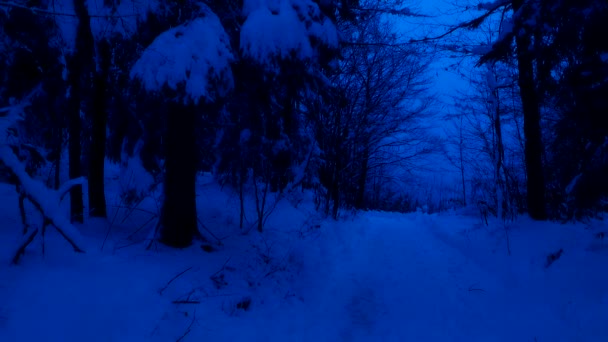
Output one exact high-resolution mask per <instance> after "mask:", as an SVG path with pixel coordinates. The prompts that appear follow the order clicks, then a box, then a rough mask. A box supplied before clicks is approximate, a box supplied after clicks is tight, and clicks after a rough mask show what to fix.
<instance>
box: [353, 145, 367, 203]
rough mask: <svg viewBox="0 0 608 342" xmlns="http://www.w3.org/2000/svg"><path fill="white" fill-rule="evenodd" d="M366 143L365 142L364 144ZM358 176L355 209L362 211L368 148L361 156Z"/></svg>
mask: <svg viewBox="0 0 608 342" xmlns="http://www.w3.org/2000/svg"><path fill="white" fill-rule="evenodd" d="M365 143H367V142H365ZM360 172H361V173H360V174H359V180H358V184H357V197H356V199H355V208H357V209H364V208H363V206H364V204H365V185H366V184H367V174H368V172H369V151H368V147H365V151H363V155H362V156H361V170H360Z"/></svg>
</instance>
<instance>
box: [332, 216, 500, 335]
mask: <svg viewBox="0 0 608 342" xmlns="http://www.w3.org/2000/svg"><path fill="white" fill-rule="evenodd" d="M373 222H374V227H373V229H369V230H368V231H367V232H366V234H365V235H364V236H362V237H361V238H360V239H359V240H358V241H357V245H355V246H353V247H352V248H353V253H352V254H351V255H350V256H348V257H347V258H344V259H342V260H339V261H337V262H336V264H337V267H339V268H341V269H342V271H344V276H345V278H343V279H339V280H338V281H337V282H336V283H334V286H335V290H336V292H338V291H340V289H342V288H349V287H351V288H353V290H354V292H353V293H352V294H351V295H352V297H351V299H350V300H349V302H348V303H346V304H345V308H346V312H347V315H348V317H349V322H348V323H349V324H347V325H346V326H345V327H344V328H343V332H342V335H343V336H342V337H343V340H344V341H356V340H370V339H374V340H383V341H407V340H409V341H448V340H453V341H462V340H467V339H470V338H471V337H472V336H477V337H479V340H480V341H481V340H485V341H490V340H493V339H491V338H489V339H486V338H483V337H485V336H487V337H490V336H494V337H495V336H496V333H497V331H496V329H497V327H496V326H494V324H492V322H488V321H487V320H486V319H485V317H486V316H487V315H488V314H489V313H490V312H493V310H492V308H491V307H490V306H489V305H488V304H489V303H488V301H487V298H488V296H490V295H489V294H488V293H487V292H488V291H489V290H488V289H487V288H485V289H484V287H485V286H488V285H490V284H482V283H483V282H484V281H485V282H488V279H491V276H489V275H487V274H484V272H482V271H481V270H480V269H479V267H478V266H477V265H475V264H474V263H473V262H472V261H471V260H469V259H467V258H465V257H464V256H462V255H461V254H460V253H459V252H458V251H456V250H454V249H453V248H451V247H449V246H448V245H446V244H445V243H443V242H442V241H440V240H439V239H437V238H436V237H435V236H434V235H433V233H432V231H431V230H430V229H429V225H428V223H427V222H420V221H418V222H417V221H416V220H415V219H414V218H413V217H407V218H406V217H405V216H402V215H394V216H387V215H382V216H378V217H374V218H373ZM475 275H478V276H475ZM349 284H352V285H354V287H353V286H352V285H350V286H349ZM495 284H496V283H494V285H495ZM484 335H485V336H484ZM498 340H500V339H498Z"/></svg>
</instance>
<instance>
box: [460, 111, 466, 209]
mask: <svg viewBox="0 0 608 342" xmlns="http://www.w3.org/2000/svg"><path fill="white" fill-rule="evenodd" d="M462 131H463V127H462V115H461V116H460V127H459V141H458V153H459V155H460V177H461V181H462V205H463V206H465V207H466V206H467V189H466V182H465V178H464V135H463V132H462Z"/></svg>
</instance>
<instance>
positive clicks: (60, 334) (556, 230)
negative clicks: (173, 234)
mask: <svg viewBox="0 0 608 342" xmlns="http://www.w3.org/2000/svg"><path fill="white" fill-rule="evenodd" d="M110 177H112V176H110ZM116 183H117V181H116ZM113 186H114V187H115V186H116V184H110V188H112V187H113ZM198 194H199V196H198V207H199V211H200V218H201V220H202V221H203V222H204V223H205V228H206V230H202V231H201V232H202V233H203V234H204V235H205V236H207V237H208V238H209V241H208V242H198V243H196V244H195V245H194V246H192V247H190V248H188V249H186V250H182V251H179V250H173V249H168V248H165V247H163V246H161V245H155V246H154V247H153V248H152V250H150V251H146V250H145V249H144V242H143V241H141V239H143V237H145V235H146V232H145V231H146V230H147V229H150V227H148V226H145V227H144V228H143V229H142V231H141V232H139V233H135V234H134V235H133V238H132V239H131V240H130V239H128V238H127V237H128V236H129V235H131V234H132V233H133V232H135V231H136V230H137V229H138V228H140V226H142V225H143V224H144V223H145V221H146V220H147V218H148V217H149V215H152V214H150V213H148V211H149V212H154V210H155V209H154V206H155V204H154V200H153V199H149V200H147V201H144V202H143V204H142V207H141V209H142V210H138V211H136V212H133V213H132V214H131V215H129V216H127V217H126V219H125V220H124V222H123V215H124V214H125V212H121V213H119V215H117V216H116V217H117V218H116V219H114V218H113V216H112V215H111V219H110V221H113V222H114V224H113V226H112V229H111V231H110V234H109V239H108V241H106V243H105V245H104V249H103V251H100V248H92V247H91V248H89V249H90V251H89V250H88V251H87V253H86V254H76V253H73V252H72V251H71V249H70V248H69V246H67V245H66V243H65V242H64V241H63V240H61V238H60V237H58V236H57V234H56V233H54V232H53V231H49V232H47V237H46V244H47V247H46V253H45V256H42V255H41V252H40V247H41V246H40V243H41V242H40V241H38V243H37V244H34V245H32V246H30V247H29V248H28V251H27V253H26V255H25V256H24V257H23V258H22V261H21V264H20V265H18V266H10V267H9V266H8V263H9V260H10V257H9V256H8V255H7V254H6V253H7V251H9V250H11V248H9V247H11V244H12V242H13V241H15V240H16V239H18V238H19V234H20V229H19V221H18V216H17V214H16V213H17V206H16V197H15V195H14V190H13V189H12V187H10V186H7V185H1V186H0V199H1V200H2V202H3V203H5V205H4V206H3V207H2V208H1V210H0V220H1V221H2V222H3V223H4V224H3V225H2V226H1V227H0V251H2V255H1V259H0V341H176V340H178V339H180V338H182V337H183V339H182V341H201V340H211V341H509V342H512V341H541V342H542V341H551V342H555V341H606V340H608V325H607V324H606V321H607V319H608V273H607V272H606V271H605V270H606V266H605V265H606V264H607V263H608V241H603V240H602V239H600V238H599V237H598V236H601V235H598V233H599V232H603V231H608V228H607V227H606V225H605V224H604V223H602V222H592V223H590V224H588V225H581V224H579V225H573V224H567V225H560V224H553V223H535V222H530V221H528V220H526V219H520V220H518V221H517V222H515V223H511V224H509V225H507V226H505V225H504V224H503V223H501V222H491V223H490V225H489V226H487V227H486V226H485V225H482V224H481V223H480V219H479V218H478V217H476V216H474V215H467V214H465V213H450V214H444V215H426V214H422V213H417V214H409V215H402V214H393V213H379V212H367V213H359V214H357V215H354V216H350V217H347V218H344V219H342V220H341V221H339V222H333V221H328V220H323V219H321V218H319V217H318V216H317V215H316V214H315V213H314V211H313V210H312V208H311V205H310V199H308V198H307V197H306V194H304V195H302V197H301V198H292V200H291V201H288V200H285V201H283V202H281V203H280V204H279V206H277V208H276V209H275V211H274V213H273V215H272V216H271V218H270V220H269V222H268V226H267V230H266V231H265V233H264V234H262V235H260V234H258V233H257V232H255V229H254V230H253V231H251V233H250V234H248V235H244V234H242V232H241V231H240V230H239V229H238V227H237V225H238V216H237V212H238V211H237V210H238V201H237V199H236V196H234V195H231V194H229V193H228V192H227V191H221V190H220V189H219V188H218V187H217V186H216V185H214V184H213V182H211V180H210V179H209V178H208V177H207V178H205V177H203V178H201V179H199V191H198ZM108 198H109V199H110V200H116V201H118V197H117V196H108ZM117 203H118V202H116V203H115V204H114V205H113V207H115V206H116V205H118V204H117ZM295 203H299V205H297V206H294V204H295ZM144 210H145V211H144ZM252 218H253V216H251V215H250V214H248V219H249V220H250V221H251V220H252ZM107 228H108V227H107V223H106V222H99V221H93V222H92V223H89V224H87V225H85V226H82V227H80V230H81V232H82V234H83V235H84V238H85V239H87V240H88V241H87V242H88V244H87V245H88V246H99V247H101V245H102V243H103V240H104V237H105V236H106V234H107V232H108V230H107ZM505 228H507V229H508V236H509V246H510V249H511V256H508V255H507V243H506V241H507V240H506V236H507V235H506V234H505ZM207 230H208V231H211V232H213V234H214V235H215V236H216V237H218V238H220V239H221V240H222V244H221V245H220V244H218V243H217V241H215V240H214V238H213V237H211V236H210V235H209V233H208V231H207ZM138 241H140V243H136V242H138ZM133 243H135V244H133ZM604 244H605V245H604ZM202 245H205V246H207V247H208V248H210V249H212V250H213V251H211V252H205V251H203V250H202V248H201V246H202ZM560 248H561V249H563V251H564V252H563V254H562V256H561V257H560V258H559V259H557V260H556V261H555V262H554V263H552V264H551V266H549V267H548V268H546V267H545V262H546V258H547V256H548V255H549V254H550V253H553V252H555V251H556V250H558V249H560ZM182 272H184V273H183V274H181V275H179V274H180V273H182ZM178 275H179V276H178ZM180 300H181V301H186V302H193V303H188V304H185V303H174V301H180ZM247 303H249V304H247Z"/></svg>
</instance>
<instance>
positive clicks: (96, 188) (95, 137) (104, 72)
mask: <svg viewBox="0 0 608 342" xmlns="http://www.w3.org/2000/svg"><path fill="white" fill-rule="evenodd" d="M110 54H111V50H110V44H109V42H108V41H107V40H104V41H102V42H101V43H100V44H99V45H98V49H97V56H98V61H99V69H98V70H97V72H96V73H95V79H94V83H93V86H94V89H93V97H92V106H91V107H92V108H91V112H90V114H91V150H90V156H89V215H90V216H91V217H107V209H106V195H105V188H104V161H105V156H106V148H105V147H106V124H107V113H106V88H107V79H108V74H109V72H110V64H111V55H110Z"/></svg>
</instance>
